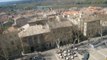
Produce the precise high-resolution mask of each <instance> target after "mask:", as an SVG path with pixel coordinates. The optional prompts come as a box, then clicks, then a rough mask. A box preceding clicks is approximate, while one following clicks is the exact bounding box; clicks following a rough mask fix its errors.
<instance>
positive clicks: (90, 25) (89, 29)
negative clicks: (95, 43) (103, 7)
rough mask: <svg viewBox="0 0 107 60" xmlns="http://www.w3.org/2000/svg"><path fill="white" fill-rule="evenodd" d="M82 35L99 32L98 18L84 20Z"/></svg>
mask: <svg viewBox="0 0 107 60" xmlns="http://www.w3.org/2000/svg"><path fill="white" fill-rule="evenodd" d="M83 29H84V30H83V34H84V36H95V35H96V34H98V33H99V32H100V30H101V29H100V20H95V21H90V22H84V27H83Z"/></svg>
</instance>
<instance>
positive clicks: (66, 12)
mask: <svg viewBox="0 0 107 60" xmlns="http://www.w3.org/2000/svg"><path fill="white" fill-rule="evenodd" d="M63 14H66V15H74V14H79V11H65V12H63Z"/></svg>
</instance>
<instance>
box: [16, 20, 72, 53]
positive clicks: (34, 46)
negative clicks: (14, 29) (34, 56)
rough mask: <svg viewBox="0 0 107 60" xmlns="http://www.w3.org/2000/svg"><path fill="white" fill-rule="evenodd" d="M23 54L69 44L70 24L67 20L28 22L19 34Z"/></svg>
mask: <svg viewBox="0 0 107 60" xmlns="http://www.w3.org/2000/svg"><path fill="white" fill-rule="evenodd" d="M18 35H19V37H20V39H21V42H22V47H23V51H24V52H26V53H27V52H33V51H35V50H36V51H43V50H46V49H51V48H55V47H56V43H57V42H58V41H59V43H60V45H64V44H66V43H70V41H71V39H72V24H71V22H69V21H67V20H63V21H62V20H57V19H56V20H55V19H54V20H36V21H30V22H29V24H27V25H26V26H23V27H22V28H21V31H20V32H19V34H18Z"/></svg>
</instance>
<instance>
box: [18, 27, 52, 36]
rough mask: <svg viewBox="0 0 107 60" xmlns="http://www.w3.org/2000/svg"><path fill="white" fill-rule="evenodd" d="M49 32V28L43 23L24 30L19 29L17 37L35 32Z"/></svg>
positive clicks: (34, 33) (35, 33)
mask: <svg viewBox="0 0 107 60" xmlns="http://www.w3.org/2000/svg"><path fill="white" fill-rule="evenodd" d="M48 32H50V29H49V28H48V27H47V26H45V25H44V26H43V25H34V26H30V27H28V28H27V29H26V30H23V31H21V32H20V33H19V34H18V35H19V37H26V36H32V35H37V34H43V33H48Z"/></svg>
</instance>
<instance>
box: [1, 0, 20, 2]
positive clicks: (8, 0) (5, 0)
mask: <svg viewBox="0 0 107 60" xmlns="http://www.w3.org/2000/svg"><path fill="white" fill-rule="evenodd" d="M10 1H20V0H0V2H10Z"/></svg>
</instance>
